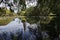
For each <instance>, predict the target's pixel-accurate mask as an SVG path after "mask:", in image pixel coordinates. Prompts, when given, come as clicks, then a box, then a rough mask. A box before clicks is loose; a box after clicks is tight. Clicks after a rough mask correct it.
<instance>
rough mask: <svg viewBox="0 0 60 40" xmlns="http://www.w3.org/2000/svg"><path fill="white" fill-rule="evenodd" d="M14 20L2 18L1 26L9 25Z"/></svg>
mask: <svg viewBox="0 0 60 40" xmlns="http://www.w3.org/2000/svg"><path fill="white" fill-rule="evenodd" d="M12 20H13V18H9V17H7V18H5V17H0V25H6V24H8V23H9V22H11V21H12Z"/></svg>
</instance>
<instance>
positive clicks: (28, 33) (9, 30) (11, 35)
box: [0, 18, 38, 40]
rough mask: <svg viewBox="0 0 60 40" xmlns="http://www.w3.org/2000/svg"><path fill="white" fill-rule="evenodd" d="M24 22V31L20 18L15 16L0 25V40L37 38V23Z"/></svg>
mask: <svg viewBox="0 0 60 40" xmlns="http://www.w3.org/2000/svg"><path fill="white" fill-rule="evenodd" d="M25 23H26V30H25V31H24V26H23V23H22V22H21V20H20V19H18V18H15V20H13V21H12V22H10V23H9V24H7V25H6V26H5V27H4V26H2V27H0V40H37V39H36V37H37V36H38V33H37V25H36V24H29V23H28V22H25Z"/></svg>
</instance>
